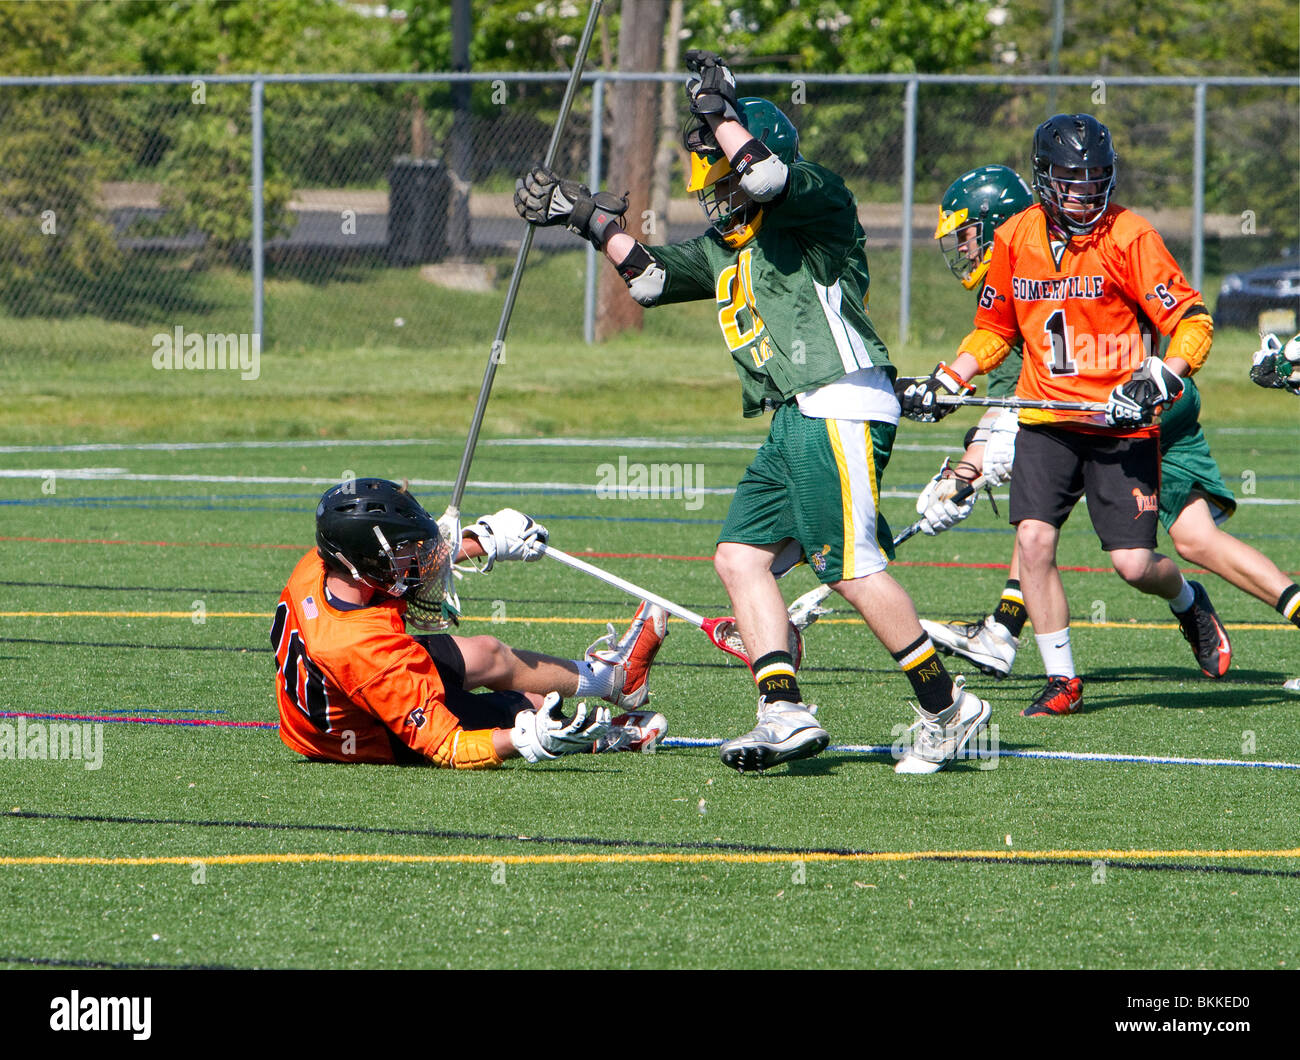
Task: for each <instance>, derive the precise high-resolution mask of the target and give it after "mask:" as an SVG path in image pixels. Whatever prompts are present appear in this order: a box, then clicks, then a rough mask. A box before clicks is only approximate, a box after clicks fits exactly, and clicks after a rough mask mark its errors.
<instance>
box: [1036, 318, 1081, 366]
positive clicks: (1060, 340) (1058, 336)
mask: <svg viewBox="0 0 1300 1060" xmlns="http://www.w3.org/2000/svg"><path fill="white" fill-rule="evenodd" d="M1043 330H1044V331H1046V332H1047V344H1048V352H1049V353H1050V354H1051V356H1050V357H1049V358H1048V361H1047V370H1048V371H1049V372H1051V373H1052V375H1054V376H1056V375H1078V374H1079V366H1078V365H1077V364H1075V363H1074V361H1073V360H1072V359H1071V357H1070V329H1069V328H1067V327H1066V326H1065V310H1064V309H1058V310H1057V311H1056V312H1055V313H1053V314H1052V315H1051V316H1050V317H1048V318H1047V323H1046V324H1044V325H1043Z"/></svg>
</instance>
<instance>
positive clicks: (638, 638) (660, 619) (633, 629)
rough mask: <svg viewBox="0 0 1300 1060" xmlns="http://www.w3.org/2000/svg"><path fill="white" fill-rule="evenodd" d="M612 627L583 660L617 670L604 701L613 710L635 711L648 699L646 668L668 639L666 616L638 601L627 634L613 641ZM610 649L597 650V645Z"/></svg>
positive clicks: (659, 609) (648, 683)
mask: <svg viewBox="0 0 1300 1060" xmlns="http://www.w3.org/2000/svg"><path fill="white" fill-rule="evenodd" d="M617 636H618V634H617V632H616V631H615V629H614V627H613V626H612V625H611V626H610V627H609V633H608V634H606V635H605V636H604V637H601V638H600V640H598V641H596V643H595V644H593V645H592V646H591V647H590V648H588V649H587V658H589V659H590V660H591V661H592V662H599V663H604V664H605V665H606V666H615V667H619V668H620V669H621V671H622V672H621V673H616V674H615V678H614V682H615V683H614V693H613V694H612V695H610V696H607V697H606V698H607V699H608V700H609V702H611V703H613V704H614V705H615V706H616V707H621V708H623V709H624V710H636V709H637V708H638V707H641V706H644V705H645V702H646V700H647V699H649V698H650V665H651V664H652V663H653V662H654V660H655V656H656V655H657V654H658V653H659V647H660V645H662V644H663V642H664V637H666V636H668V612H667V611H665V610H664V609H663V608H662V607H659V606H658V605H657V604H650V603H646V602H645V601H644V600H643V601H641V606H640V607H638V608H637V609H636V614H635V615H634V616H633V617H632V624H631V625H630V626H628V628H627V632H626V633H624V634H623V636H622V637H621V638H619V639H618V640H617V641H615V639H614V638H615V637H617ZM610 643H613V647H610V648H600V647H598V645H600V644H610Z"/></svg>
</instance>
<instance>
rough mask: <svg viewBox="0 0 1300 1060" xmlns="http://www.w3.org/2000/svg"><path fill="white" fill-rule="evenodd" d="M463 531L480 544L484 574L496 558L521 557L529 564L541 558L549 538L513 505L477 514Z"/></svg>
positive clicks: (530, 517) (539, 524) (543, 530)
mask: <svg viewBox="0 0 1300 1060" xmlns="http://www.w3.org/2000/svg"><path fill="white" fill-rule="evenodd" d="M464 532H465V533H467V534H469V535H470V537H472V538H474V540H476V541H477V542H478V543H479V545H480V546H481V547H482V549H483V567H482V570H483V573H485V574H486V573H487V572H488V571H490V570H491V569H492V566H493V564H495V563H496V562H497V560H502V561H505V560H508V559H521V560H523V561H524V562H525V563H531V562H532V561H533V560H537V559H541V558H542V556H544V555H545V554H546V541H547V538H548V537H549V533H548V531H547V529H546V527H544V526H543V525H542V524H541V523H539V522H537V521H536V520H535V519H533V518H532V516H528V515H525V514H524V513H523V512H520V511H516V510H515V509H514V508H502V509H501V510H500V511H499V512H494V513H493V514H492V515H484V516H481V517H480V518H479V521H478V522H477V523H475V524H474V525H473V526H467V527H465V531H464Z"/></svg>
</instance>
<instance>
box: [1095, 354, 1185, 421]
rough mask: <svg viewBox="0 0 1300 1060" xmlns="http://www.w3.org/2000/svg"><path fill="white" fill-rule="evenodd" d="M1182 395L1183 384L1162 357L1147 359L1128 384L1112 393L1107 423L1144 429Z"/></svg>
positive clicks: (1109, 400) (1108, 406)
mask: <svg viewBox="0 0 1300 1060" xmlns="http://www.w3.org/2000/svg"><path fill="white" fill-rule="evenodd" d="M1182 392H1183V381H1182V379H1181V378H1179V376H1178V375H1177V374H1175V373H1174V372H1172V371H1170V370H1169V368H1168V367H1166V365H1165V362H1164V361H1162V360H1161V359H1160V358H1159V357H1148V358H1147V359H1146V360H1145V361H1143V362H1142V363H1141V364H1140V365H1139V366H1138V369H1137V371H1136V372H1134V373H1133V375H1132V377H1131V378H1130V379H1129V381H1128V382H1127V383H1121V384H1120V385H1119V386H1117V387H1116V388H1115V389H1114V390H1112V391H1111V392H1110V398H1109V399H1108V400H1107V402H1106V422H1107V423H1108V424H1109V425H1110V426H1112V427H1141V426H1143V425H1144V424H1147V423H1150V422H1151V420H1152V419H1153V418H1154V416H1155V414H1156V412H1157V411H1159V410H1160V409H1161V408H1163V407H1164V406H1165V405H1170V404H1172V403H1173V402H1174V401H1176V400H1177V399H1178V395H1179V394H1181V393H1182Z"/></svg>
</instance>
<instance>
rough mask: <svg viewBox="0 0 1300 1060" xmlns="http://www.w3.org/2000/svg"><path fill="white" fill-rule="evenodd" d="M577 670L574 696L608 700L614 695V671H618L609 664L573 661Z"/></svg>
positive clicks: (586, 660)
mask: <svg viewBox="0 0 1300 1060" xmlns="http://www.w3.org/2000/svg"><path fill="white" fill-rule="evenodd" d="M573 663H574V665H575V666H577V668H578V690H577V691H576V692H575V693H574V695H575V696H596V697H597V698H598V699H608V698H609V697H610V696H612V695H613V694H614V671H615V670H616V669H618V667H616V666H611V665H610V664H609V663H603V662H592V661H591V660H590V659H574V660H573Z"/></svg>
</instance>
